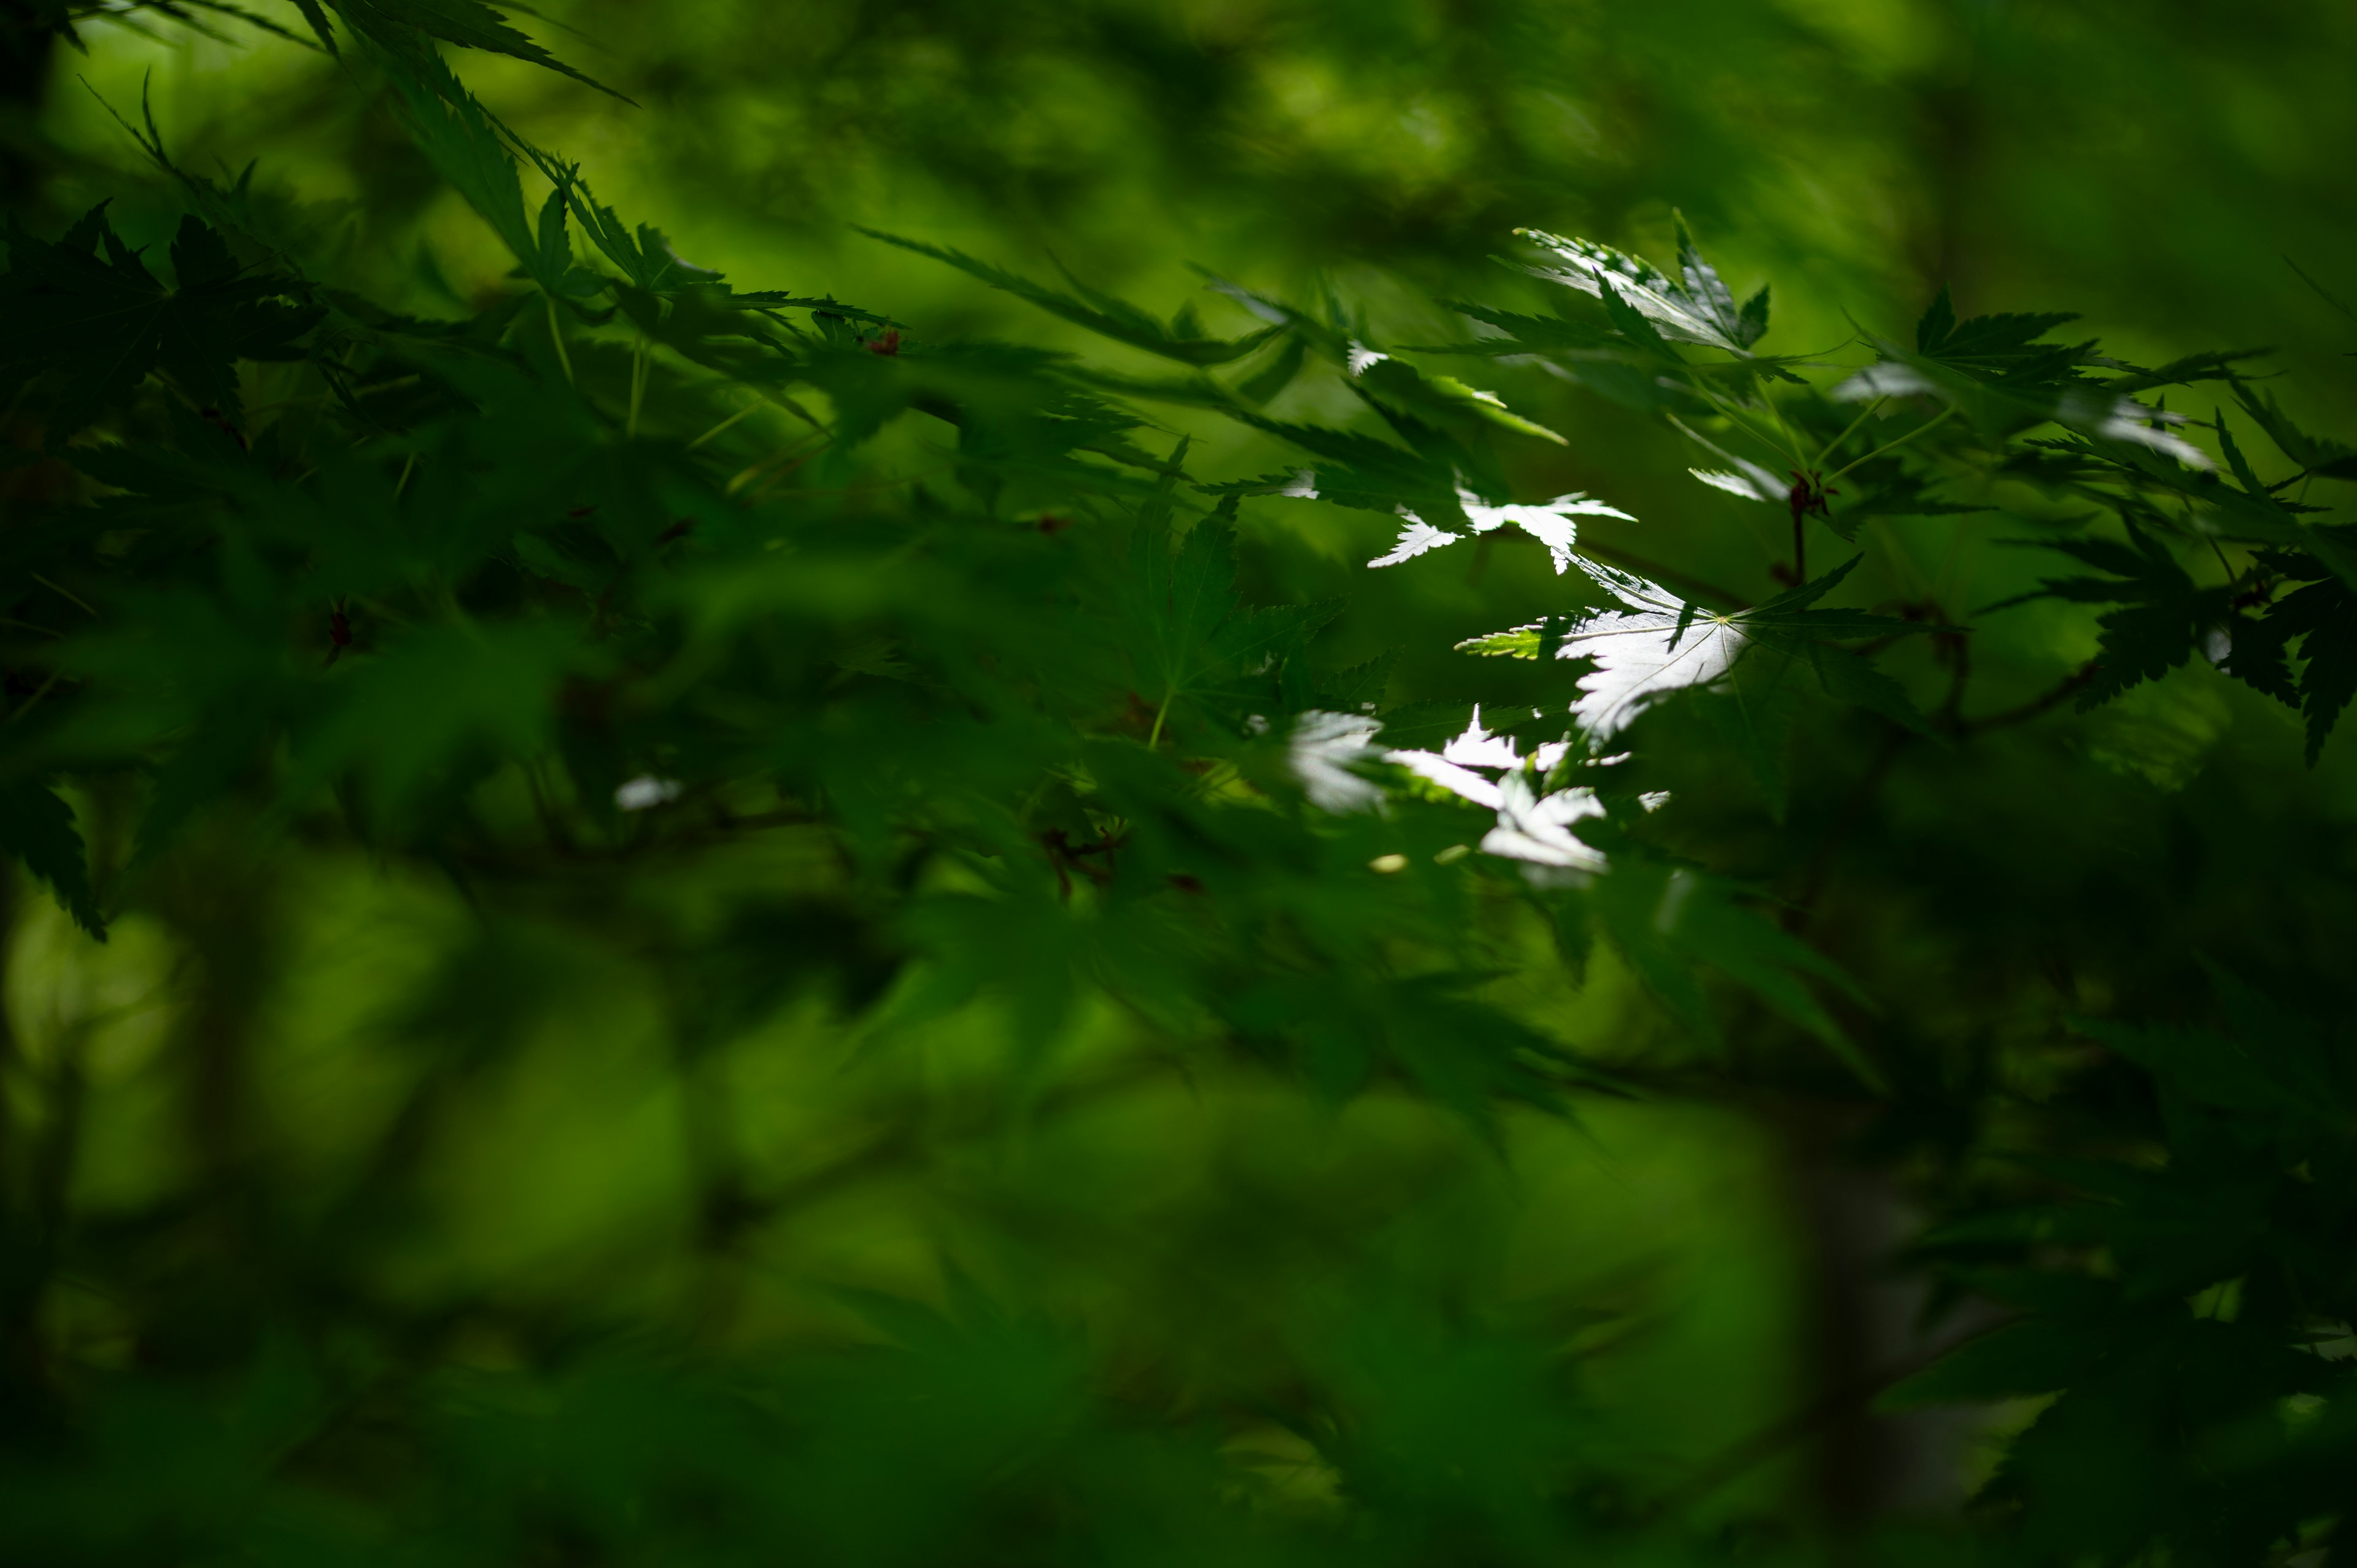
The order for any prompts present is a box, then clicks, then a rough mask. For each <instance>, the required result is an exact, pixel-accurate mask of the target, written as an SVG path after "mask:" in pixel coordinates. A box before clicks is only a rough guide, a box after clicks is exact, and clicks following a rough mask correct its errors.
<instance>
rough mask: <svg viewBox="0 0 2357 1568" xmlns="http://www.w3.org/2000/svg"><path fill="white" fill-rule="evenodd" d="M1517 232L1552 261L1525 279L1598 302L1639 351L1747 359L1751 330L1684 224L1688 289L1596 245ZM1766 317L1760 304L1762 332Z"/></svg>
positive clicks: (1680, 234)
mask: <svg viewBox="0 0 2357 1568" xmlns="http://www.w3.org/2000/svg"><path fill="white" fill-rule="evenodd" d="M1514 232H1515V233H1516V234H1518V235H1520V236H1522V237H1523V239H1526V240H1529V241H1531V242H1533V243H1534V244H1536V245H1537V246H1538V247H1539V248H1540V249H1541V250H1542V251H1543V252H1546V254H1547V256H1548V263H1547V264H1543V265H1539V266H1533V267H1528V268H1525V269H1524V270H1525V271H1527V272H1529V273H1530V274H1532V275H1533V276H1534V277H1542V278H1545V279H1547V280H1548V281H1549V282H1552V283H1559V284H1562V285H1564V286H1565V287H1566V288H1575V289H1577V290H1579V291H1580V292H1581V293H1582V294H1588V295H1596V296H1597V297H1598V298H1599V299H1601V300H1602V301H1603V302H1604V308H1605V310H1606V312H1607V313H1608V314H1609V315H1611V316H1612V317H1613V322H1612V324H1613V326H1615V327H1616V328H1620V330H1621V332H1622V333H1623V334H1624V335H1626V336H1627V337H1628V338H1630V339H1631V341H1633V342H1635V343H1637V344H1639V345H1640V346H1641V347H1643V348H1647V349H1658V350H1659V351H1660V352H1662V353H1663V354H1664V355H1669V354H1670V350H1669V349H1668V348H1667V346H1666V345H1665V344H1664V343H1663V338H1672V339H1674V340H1676V341H1678V342H1681V343H1699V344H1702V345H1704V346H1705V347H1707V348H1713V349H1726V350H1727V352H1729V353H1731V354H1743V353H1747V352H1748V351H1749V342H1748V341H1747V340H1746V339H1745V338H1744V337H1743V334H1744V333H1745V332H1746V331H1747V330H1748V329H1749V328H1747V326H1746V324H1745V322H1744V320H1743V317H1742V313H1741V312H1739V311H1738V310H1737V309H1736V308H1735V306H1734V301H1733V299H1732V297H1731V296H1729V295H1727V287H1726V285H1724V284H1722V283H1720V282H1719V279H1718V274H1717V273H1716V272H1713V271H1711V270H1710V268H1709V267H1708V266H1707V265H1706V264H1705V263H1703V262H1702V258H1701V257H1700V255H1698V254H1695V252H1694V251H1693V247H1692V244H1691V242H1689V241H1688V240H1687V239H1686V237H1685V231H1684V225H1683V224H1681V225H1680V227H1679V231H1678V240H1679V255H1680V261H1681V263H1686V261H1687V258H1688V257H1691V258H1692V264H1691V265H1690V266H1689V268H1688V272H1687V280H1688V281H1687V282H1686V283H1685V284H1684V285H1681V284H1679V283H1676V282H1674V281H1673V280H1672V279H1670V278H1669V277H1667V276H1665V275H1663V273H1662V272H1661V271H1660V269H1658V268H1656V267H1655V266H1653V265H1652V263H1649V262H1646V261H1643V260H1641V258H1639V257H1636V256H1631V255H1630V254H1628V253H1627V252H1621V251H1616V250H1614V249H1613V248H1612V247H1611V246H1609V245H1599V244H1598V243H1597V242H1594V241H1592V240H1566V239H1564V238H1562V237H1561V236H1559V235H1555V234H1550V233H1547V232H1546V231H1544V230H1540V229H1517V230H1515V231H1514ZM1616 306H1620V307H1621V308H1623V309H1625V310H1626V311H1627V312H1628V316H1629V317H1636V318H1637V321H1636V322H1631V321H1629V320H1628V318H1627V317H1623V316H1622V315H1620V312H1619V311H1618V310H1616V309H1615V307H1616ZM1766 315H1767V307H1766V305H1765V303H1764V302H1763V303H1762V305H1761V306H1760V320H1761V323H1762V326H1763V327H1764V325H1765V320H1766ZM1638 322H1641V323H1642V325H1638V324H1637V323H1638ZM1671 357H1674V356H1671Z"/></svg>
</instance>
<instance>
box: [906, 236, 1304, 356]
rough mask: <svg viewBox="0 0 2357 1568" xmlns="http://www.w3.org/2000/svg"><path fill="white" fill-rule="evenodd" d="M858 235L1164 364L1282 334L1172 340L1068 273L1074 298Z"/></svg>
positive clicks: (1228, 352) (946, 253)
mask: <svg viewBox="0 0 2357 1568" xmlns="http://www.w3.org/2000/svg"><path fill="white" fill-rule="evenodd" d="M860 232H861V233H863V234H866V235H867V236H868V237H869V238H870V239H876V240H881V241H883V242H885V243H886V244H888V245H898V246H899V247H900V248H901V249H902V250H904V251H914V252H917V254H919V255H920V256H931V258H932V259H933V260H935V261H937V262H946V263H949V264H950V265H951V266H953V267H955V268H957V269H958V270H959V271H961V272H963V273H968V274H972V275H973V276H974V277H978V278H980V279H981V280H982V281H983V282H985V283H986V284H988V285H990V286H991V287H993V288H996V289H1002V290H1004V291H1006V293H1008V294H1011V295H1015V296H1016V297H1017V298H1018V299H1022V300H1026V301H1028V302H1029V303H1030V304H1032V305H1036V306H1039V308H1040V309H1042V310H1044V311H1047V312H1048V313H1049V315H1051V316H1060V317H1063V318H1064V319H1065V320H1067V321H1070V322H1072V323H1073V324H1075V325H1077V326H1081V327H1085V328H1088V329H1089V330H1090V331H1092V332H1094V333H1096V334H1098V335H1099V336H1100V337H1104V338H1112V339H1113V340H1114V342H1116V343H1126V344H1128V345H1129V346H1130V347H1132V348H1134V349H1145V350H1146V352H1147V353H1149V354H1158V355H1160V356H1161V357H1162V358H1164V359H1166V360H1178V361H1179V363H1181V364H1186V365H1196V366H1206V365H1223V364H1226V363H1227V362H1228V361H1230V360H1240V359H1243V357H1244V356H1245V355H1246V354H1249V353H1251V352H1252V351H1253V350H1254V349H1257V348H1259V347H1260V346H1261V345H1262V344H1264V343H1266V342H1268V341H1269V340H1270V339H1271V338H1275V337H1276V336H1277V335H1278V334H1279V333H1280V332H1282V331H1283V330H1284V328H1281V327H1275V326H1271V327H1266V328H1262V329H1261V330H1260V331H1258V332H1250V333H1246V334H1245V335H1244V336H1243V337H1242V338H1192V337H1189V338H1181V337H1177V336H1174V335H1173V333H1172V332H1171V330H1170V328H1168V327H1166V326H1164V325H1163V324H1162V323H1161V322H1159V321H1157V320H1156V319H1155V318H1154V317H1151V316H1149V315H1147V314H1146V312H1145V311H1143V310H1140V309H1139V308H1137V306H1134V305H1132V304H1130V303H1129V302H1128V301H1126V300H1124V299H1117V298H1115V297H1114V296H1113V295H1109V294H1104V293H1102V292H1100V291H1099V290H1096V289H1093V288H1091V287H1089V286H1088V285H1085V284H1083V283H1082V282H1080V281H1079V280H1078V279H1077V278H1073V277H1071V275H1070V274H1066V278H1065V281H1066V282H1068V283H1070V284H1071V285H1072V287H1073V288H1074V289H1075V290H1077V291H1078V295H1079V297H1075V296H1074V295H1070V294H1064V293H1060V292H1059V291H1058V290H1055V289H1052V288H1048V287H1045V286H1043V285H1039V284H1036V283H1033V282H1032V281H1031V280H1030V279H1028V278H1026V277H1021V276H1018V275H1017V274H1014V273H1010V272H1007V271H1006V270H1004V269H1003V268H999V267H995V266H992V265H991V264H990V263H988V262H984V261H977V260H976V259H975V258H974V257H972V256H969V255H967V254H965V253H964V252H961V251H952V250H950V249H948V248H947V247H945V246H941V245H929V244H926V243H925V242H923V241H921V240H904V239H902V238H901V237H900V236H899V235H897V234H888V233H885V232H884V231H882V230H880V229H867V228H862V229H860Z"/></svg>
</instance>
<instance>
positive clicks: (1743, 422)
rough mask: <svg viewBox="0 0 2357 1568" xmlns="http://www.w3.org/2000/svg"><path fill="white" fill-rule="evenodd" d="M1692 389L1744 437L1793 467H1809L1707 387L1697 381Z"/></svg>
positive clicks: (1796, 454) (1788, 448)
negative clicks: (1787, 459) (1776, 452)
mask: <svg viewBox="0 0 2357 1568" xmlns="http://www.w3.org/2000/svg"><path fill="white" fill-rule="evenodd" d="M1694 388H1695V391H1696V392H1700V393H1702V395H1703V396H1704V397H1705V398H1706V399H1707V400H1708V401H1709V403H1710V405H1711V406H1712V407H1713V408H1715V409H1717V410H1718V413H1719V417H1720V418H1722V419H1724V420H1726V421H1727V423H1728V424H1732V425H1734V426H1735V427H1736V428H1737V429H1738V430H1740V431H1742V432H1743V433H1744V434H1745V435H1749V436H1750V437H1751V438H1752V439H1753V440H1754V441H1757V442H1759V443H1760V444H1761V445H1762V446H1770V447H1774V448H1776V449H1777V450H1779V451H1781V452H1782V453H1783V454H1784V456H1787V457H1790V458H1791V459H1792V466H1793V467H1796V468H1805V467H1808V466H1809V464H1808V459H1806V458H1805V457H1803V456H1801V454H1800V453H1799V452H1798V451H1797V450H1795V449H1794V448H1792V447H1791V446H1786V445H1784V444H1783V443H1782V442H1781V441H1779V440H1777V439H1776V438H1775V437H1774V436H1773V435H1769V434H1768V433H1767V432H1766V431H1764V430H1761V429H1760V427H1759V426H1757V425H1755V424H1752V423H1751V422H1750V421H1749V420H1748V419H1746V418H1744V417H1743V416H1742V415H1741V414H1739V413H1737V412H1736V411H1735V408H1734V406H1733V405H1732V404H1730V403H1727V402H1726V401H1725V400H1724V399H1722V398H1721V397H1720V396H1719V395H1718V394H1717V392H1712V391H1711V390H1710V388H1709V387H1707V386H1706V385H1704V384H1703V383H1702V382H1701V381H1695V383H1694ZM1769 406H1770V408H1773V407H1774V406H1775V405H1774V404H1773V403H1770V405H1769Z"/></svg>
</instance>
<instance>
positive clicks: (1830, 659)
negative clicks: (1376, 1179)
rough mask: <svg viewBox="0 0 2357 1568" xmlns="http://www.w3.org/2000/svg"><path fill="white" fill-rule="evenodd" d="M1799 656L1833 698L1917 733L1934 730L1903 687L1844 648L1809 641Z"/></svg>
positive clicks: (1924, 734) (1925, 734) (1926, 734)
mask: <svg viewBox="0 0 2357 1568" xmlns="http://www.w3.org/2000/svg"><path fill="white" fill-rule="evenodd" d="M1802 657H1803V658H1805V659H1806V660H1808V662H1809V667H1810V669H1812V670H1813V671H1815V672H1816V677H1817V683H1818V684H1819V685H1820V686H1821V687H1823V688H1824V693H1825V695H1826V696H1828V697H1831V698H1832V699H1833V700H1834V701H1835V702H1837V703H1850V704H1852V705H1853V706H1856V707H1861V708H1864V709H1866V710H1867V712H1868V713H1872V714H1880V715H1881V716H1882V717H1884V718H1886V719H1889V721H1890V722H1891V723H1893V724H1895V725H1899V726H1900V727H1901V728H1902V729H1909V730H1912V731H1914V732H1915V733H1916V734H1917V735H1922V736H1929V735H1933V734H1936V733H1937V732H1936V731H1934V730H1933V729H1932V724H1931V721H1930V720H1928V719H1926V718H1925V717H1924V716H1923V714H1922V712H1921V710H1920V709H1918V708H1917V707H1916V706H1915V704H1914V703H1912V702H1910V700H1909V699H1908V696H1907V691H1906V688H1905V687H1903V686H1901V685H1900V683H1899V682H1896V681H1894V680H1892V679H1891V678H1890V677H1889V676H1888V675H1886V674H1884V673H1883V672H1882V671H1879V670H1877V669H1876V668H1875V667H1874V666H1873V665H1872V664H1871V663H1869V662H1867V660H1865V659H1862V658H1860V657H1859V656H1858V655H1857V654H1855V653H1852V652H1850V651H1849V650H1847V649H1845V648H1833V647H1829V646H1827V645H1826V644H1824V643H1821V642H1813V643H1810V644H1809V645H1808V646H1807V648H1806V649H1805V650H1804V651H1803V654H1802Z"/></svg>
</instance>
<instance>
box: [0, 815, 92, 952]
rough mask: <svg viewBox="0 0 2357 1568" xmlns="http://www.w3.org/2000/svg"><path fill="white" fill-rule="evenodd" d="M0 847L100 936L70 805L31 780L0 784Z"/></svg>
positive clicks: (80, 922)
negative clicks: (13, 856)
mask: <svg viewBox="0 0 2357 1568" xmlns="http://www.w3.org/2000/svg"><path fill="white" fill-rule="evenodd" d="M0 850H5V852H6V853H8V854H13V855H15V856H16V858H17V859H18V860H20V861H22V862H24V865H25V869H26V870H27V871H29V872H31V873H32V874H33V875H35V876H37V877H38V878H40V880H42V881H43V882H46V883H48V885H49V890H50V891H51V892H52V893H54V894H56V895H57V900H58V907H59V908H61V909H63V910H65V912H66V913H68V914H69V915H71V916H72V917H73V918H74V924H76V925H78V926H80V927H81V929H83V930H85V931H88V932H89V933H90V934H91V936H93V937H95V938H97V939H98V940H100V941H104V940H106V921H105V919H104V918H103V917H102V916H101V915H100V914H99V912H98V899H97V897H95V896H94V895H93V894H92V893H91V885H90V866H89V863H88V861H87V859H86V858H85V857H84V855H83V854H82V843H81V833H79V832H76V831H75V829H74V813H73V808H72V807H71V806H69V805H68V804H66V802H65V800H63V799H62V798H60V797H59V795H58V793H57V791H55V790H54V789H50V788H49V787H48V785H46V784H43V783H41V782H39V781H38V780H36V779H17V780H16V781H15V782H13V783H0Z"/></svg>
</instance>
